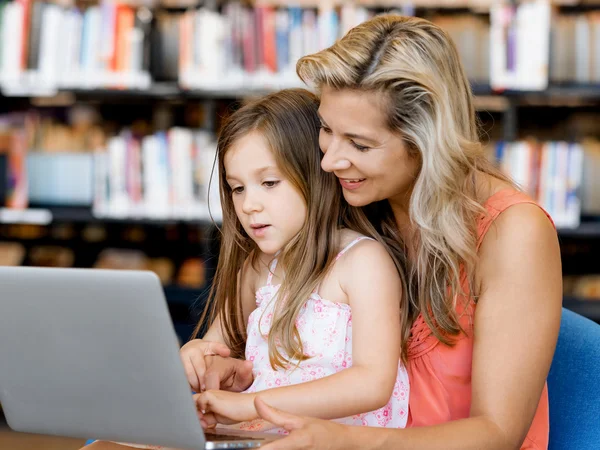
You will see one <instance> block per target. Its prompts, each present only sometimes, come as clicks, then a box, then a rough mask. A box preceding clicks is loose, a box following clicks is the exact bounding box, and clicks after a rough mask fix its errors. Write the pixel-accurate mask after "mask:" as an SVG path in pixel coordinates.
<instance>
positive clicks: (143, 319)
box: [0, 267, 280, 450]
mask: <svg viewBox="0 0 600 450" xmlns="http://www.w3.org/2000/svg"><path fill="white" fill-rule="evenodd" d="M0 286H1V287H0V404H2V408H3V409H4V413H5V415H6V419H7V422H8V425H9V426H10V427H11V428H12V429H14V430H15V431H21V432H29V433H40V434H49V435H59V436H69V437H78V438H94V439H98V440H108V441H117V442H131V443H137V444H150V445H159V446H166V447H172V448H177V449H190V450H199V449H221V448H222V449H225V448H255V447H260V445H261V444H265V443H266V442H268V441H270V440H273V439H277V438H278V437H280V436H277V435H270V434H256V433H249V432H247V433H244V432H233V431H229V430H228V431H224V432H223V433H220V432H219V433H216V434H212V433H206V434H205V433H204V432H203V430H202V427H201V426H200V422H199V420H198V417H197V415H196V407H195V404H194V402H193V400H192V393H191V390H190V386H189V384H188V382H187V378H186V376H185V373H184V369H183V365H182V363H181V360H180V359H179V343H178V339H177V337H176V334H175V331H174V329H173V324H172V322H171V319H170V316H169V310H168V308H167V304H166V301H165V298H164V294H163V290H162V287H161V284H160V281H159V279H158V277H157V276H156V275H155V274H154V273H152V272H145V271H118V270H102V269H54V268H36V267H0Z"/></svg>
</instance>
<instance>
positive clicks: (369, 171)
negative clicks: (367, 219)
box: [319, 86, 419, 206]
mask: <svg viewBox="0 0 600 450" xmlns="http://www.w3.org/2000/svg"><path fill="white" fill-rule="evenodd" d="M384 107H385V105H384V104H383V101H382V98H381V97H380V95H379V94H377V93H373V92H361V91H358V90H350V89H342V90H334V89H331V88H329V87H327V86H325V87H324V88H323V90H322V93H321V105H320V107H319V116H320V118H321V125H322V127H321V132H320V134H319V145H320V146H321V150H322V151H323V153H324V156H323V160H322V162H321V167H322V168H323V170H325V171H326V172H333V173H334V174H335V175H336V176H337V177H338V179H339V180H340V184H341V185H342V190H343V192H344V198H345V199H346V201H347V202H348V203H349V204H350V205H352V206H365V205H368V204H369V203H372V202H375V201H379V200H384V199H389V200H390V201H391V202H392V203H393V202H395V201H399V202H402V203H405V202H406V201H408V199H409V198H410V192H411V188H412V186H413V184H414V182H415V180H416V177H417V175H418V172H419V164H418V160H417V158H416V157H414V156H411V155H410V154H409V152H408V149H407V147H406V144H405V143H404V141H403V140H402V138H401V137H400V136H399V135H398V134H395V133H393V132H392V131H390V130H389V128H388V127H387V126H386V117H385V115H384V111H385V109H384Z"/></svg>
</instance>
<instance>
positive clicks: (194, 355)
mask: <svg viewBox="0 0 600 450" xmlns="http://www.w3.org/2000/svg"><path fill="white" fill-rule="evenodd" d="M249 260H250V258H248V259H247V260H246V261H245V263H244V267H243V268H242V270H240V272H239V274H238V283H240V284H241V286H240V299H239V301H240V302H241V304H242V313H243V317H244V323H247V321H248V316H249V315H250V313H251V312H252V311H253V310H254V309H255V308H256V300H255V298H254V287H255V285H256V280H257V274H256V271H255V270H254V268H253V267H252V265H251V264H250V262H249ZM223 336H224V333H223V330H222V328H221V320H220V317H219V316H217V318H216V319H215V320H214V322H213V323H212V324H211V325H210V327H209V329H208V331H207V332H206V334H205V335H204V336H203V337H202V339H193V340H191V341H189V342H188V343H187V344H185V345H184V346H183V347H182V348H181V350H180V357H181V361H182V362H183V367H184V370H185V373H186V377H187V379H188V382H189V383H190V386H191V387H192V389H194V390H195V391H196V392H202V391H204V390H205V389H206V371H207V364H206V361H205V357H207V356H208V357H210V356H211V355H218V356H221V357H224V358H226V357H228V356H229V355H230V353H231V352H230V350H229V348H228V347H227V346H226V343H225V338H224V337H223ZM212 381H214V380H212ZM209 384H211V385H214V383H212V382H211V383H209Z"/></svg>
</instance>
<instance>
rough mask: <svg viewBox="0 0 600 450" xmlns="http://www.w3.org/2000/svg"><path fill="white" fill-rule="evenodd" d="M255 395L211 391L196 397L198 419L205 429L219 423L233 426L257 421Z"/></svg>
mask: <svg viewBox="0 0 600 450" xmlns="http://www.w3.org/2000/svg"><path fill="white" fill-rule="evenodd" d="M255 396H256V395H255V394H241V393H237V392H227V391H216V390H209V391H206V392H203V393H202V394H196V395H194V401H195V402H196V407H197V409H198V417H199V418H200V422H201V423H202V426H203V427H204V428H211V427H213V426H214V425H216V424H217V423H221V424H224V425H231V424H234V423H238V422H246V421H249V420H252V419H256V418H257V417H258V414H257V413H256V408H254V398H255Z"/></svg>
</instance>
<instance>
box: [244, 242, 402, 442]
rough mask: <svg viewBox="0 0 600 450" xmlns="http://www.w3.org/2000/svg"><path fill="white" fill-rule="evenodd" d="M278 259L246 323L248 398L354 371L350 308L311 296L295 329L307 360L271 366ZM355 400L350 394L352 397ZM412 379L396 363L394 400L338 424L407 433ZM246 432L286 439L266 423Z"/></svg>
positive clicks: (250, 424) (259, 422) (248, 427)
mask: <svg viewBox="0 0 600 450" xmlns="http://www.w3.org/2000/svg"><path fill="white" fill-rule="evenodd" d="M362 239H369V238H367V237H365V236H361V237H358V238H356V239H355V240H354V241H352V242H351V243H350V244H348V245H347V246H346V247H345V248H344V249H343V250H342V251H341V252H340V253H339V254H338V255H337V258H336V261H337V260H338V259H339V258H340V257H341V256H342V255H343V254H344V253H346V252H347V251H348V250H349V249H350V248H352V247H353V246H354V245H355V244H357V243H358V242H359V241H361V240H362ZM276 265H277V259H275V260H274V261H273V262H272V263H271V267H270V273H269V275H268V278H267V284H266V285H265V286H263V287H261V288H260V289H258V291H257V292H256V306H257V308H256V309H255V310H254V311H253V312H252V313H251V314H250V317H249V318H248V326H247V334H248V338H247V341H246V359H248V360H250V361H252V362H253V364H254V368H253V375H254V382H253V383H252V385H251V386H250V387H249V388H248V389H247V390H246V392H247V393H253V392H259V391H263V390H266V389H271V388H275V387H281V386H290V385H294V384H298V383H304V382H307V381H312V380H317V379H319V378H323V377H326V376H328V375H332V374H334V373H337V372H339V371H341V370H344V369H347V368H348V367H351V366H352V311H351V308H350V306H349V305H347V304H344V303H334V302H331V301H328V300H325V299H324V298H322V297H321V296H320V295H319V294H318V293H316V292H315V293H313V294H312V295H311V296H310V298H309V299H308V301H307V302H306V303H305V304H304V306H303V307H302V310H301V312H300V314H299V315H298V318H297V320H296V327H297V328H298V333H299V334H300V338H301V339H302V345H303V348H304V353H305V354H306V355H308V356H310V358H309V359H307V360H305V361H302V362H300V364H299V365H298V367H296V366H295V365H292V366H293V367H292V368H290V370H282V369H278V370H273V368H272V367H271V364H270V362H269V349H268V341H267V336H268V333H269V330H270V327H271V321H272V319H273V310H274V307H275V299H276V295H277V291H278V289H279V286H280V285H273V284H272V276H273V275H272V274H273V272H274V271H275V267H276ZM348 395H352V393H350V392H349V393H348ZM408 395H409V382H408V373H407V372H406V369H405V367H404V365H403V364H402V363H401V362H400V361H399V362H398V374H397V376H396V384H395V386H394V391H393V394H392V396H391V398H390V400H389V402H388V404H387V405H386V406H384V407H383V408H381V409H378V410H377V411H372V412H366V413H364V414H357V415H355V416H352V417H347V418H344V419H338V420H336V422H340V423H344V424H347V425H365V426H374V427H387V428H404V427H405V426H406V421H407V418H408ZM235 428H240V429H244V430H256V431H269V432H278V433H285V431H284V430H282V429H277V428H275V427H274V426H273V425H272V424H270V423H269V422H266V421H264V420H260V419H258V420H253V421H251V422H244V423H242V424H238V425H237V426H236V427H235Z"/></svg>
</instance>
